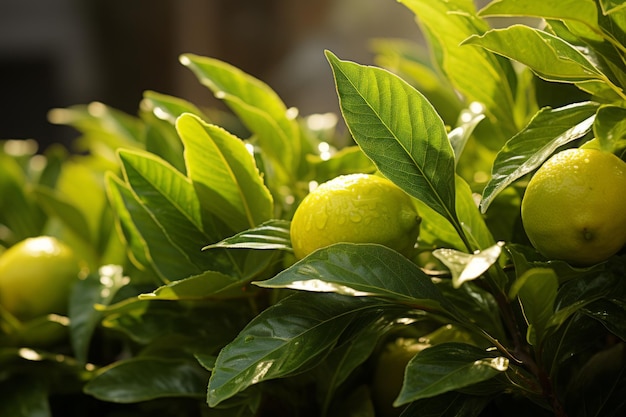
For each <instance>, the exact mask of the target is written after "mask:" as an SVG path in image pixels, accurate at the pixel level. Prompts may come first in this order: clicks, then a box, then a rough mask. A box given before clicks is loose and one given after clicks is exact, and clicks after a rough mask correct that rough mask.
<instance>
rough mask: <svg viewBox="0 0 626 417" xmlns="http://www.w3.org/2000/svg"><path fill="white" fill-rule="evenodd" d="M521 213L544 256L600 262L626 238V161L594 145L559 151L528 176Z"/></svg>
mask: <svg viewBox="0 0 626 417" xmlns="http://www.w3.org/2000/svg"><path fill="white" fill-rule="evenodd" d="M521 215H522V223H523V225H524V229H525V231H526V234H527V235H528V238H529V240H530V242H531V243H532V244H533V246H534V247H535V248H536V249H537V250H538V251H539V252H540V253H541V254H543V255H544V256H545V257H547V258H549V259H560V260H564V261H567V262H569V263H571V264H573V265H578V266H587V265H593V264H596V263H599V262H602V261H604V260H606V259H608V258H609V257H611V256H612V255H614V254H615V253H617V252H618V251H619V250H620V249H621V248H622V247H623V246H624V243H625V242H626V163H624V162H623V161H622V160H621V159H619V158H618V157H617V156H615V155H613V154H612V153H609V152H604V151H600V150H597V149H567V150H565V151H561V152H559V153H557V154H555V155H553V156H552V157H551V158H550V159H548V160H547V161H546V162H545V163H544V164H543V165H542V166H541V167H540V168H539V169H538V170H537V172H536V173H535V175H534V176H533V177H532V178H531V180H530V181H529V183H528V187H527V188H526V192H525V194H524V197H523V199H522V206H521Z"/></svg>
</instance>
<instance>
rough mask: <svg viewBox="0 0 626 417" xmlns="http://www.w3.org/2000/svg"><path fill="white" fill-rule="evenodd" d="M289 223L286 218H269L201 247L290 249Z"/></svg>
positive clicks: (206, 248) (205, 248)
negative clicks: (256, 225)
mask: <svg viewBox="0 0 626 417" xmlns="http://www.w3.org/2000/svg"><path fill="white" fill-rule="evenodd" d="M290 224H291V223H290V222H289V221H288V220H280V219H274V220H269V221H267V222H265V223H262V224H261V225H259V226H258V227H254V228H252V229H249V230H246V231H244V232H241V233H237V234H236V235H234V236H232V237H228V238H226V239H224V240H222V241H219V242H217V243H214V244H212V245H207V246H205V247H204V248H202V249H203V250H208V249H216V248H230V249H283V250H288V251H292V248H291V239H290V235H289V226H290Z"/></svg>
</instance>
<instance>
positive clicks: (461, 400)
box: [404, 392, 491, 417]
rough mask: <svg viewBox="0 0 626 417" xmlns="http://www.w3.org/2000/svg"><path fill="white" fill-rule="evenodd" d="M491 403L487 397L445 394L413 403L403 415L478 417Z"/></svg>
mask: <svg viewBox="0 0 626 417" xmlns="http://www.w3.org/2000/svg"><path fill="white" fill-rule="evenodd" d="M489 402H491V398H490V397H489V396H473V395H466V394H462V393H460V392H446V393H444V394H441V395H437V396H435V397H430V398H423V399H421V400H417V401H413V402H412V403H411V404H409V406H408V407H407V408H406V409H405V410H404V415H407V416H413V415H419V416H420V417H478V416H479V415H480V414H481V412H482V411H483V410H484V409H485V407H486V406H487V405H488V404H489Z"/></svg>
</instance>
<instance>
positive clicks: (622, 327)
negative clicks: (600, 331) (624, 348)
mask: <svg viewBox="0 0 626 417" xmlns="http://www.w3.org/2000/svg"><path fill="white" fill-rule="evenodd" d="M582 312H583V313H585V314H587V315H588V316H589V317H592V318H594V319H595V320H598V321H599V322H600V323H601V324H602V325H603V326H604V327H606V328H607V330H609V331H610V332H611V333H613V334H614V335H616V336H617V337H619V338H620V339H622V340H626V303H625V302H624V301H622V300H617V299H612V300H611V299H601V300H597V301H594V302H592V303H589V304H587V305H586V306H585V307H583V308H582Z"/></svg>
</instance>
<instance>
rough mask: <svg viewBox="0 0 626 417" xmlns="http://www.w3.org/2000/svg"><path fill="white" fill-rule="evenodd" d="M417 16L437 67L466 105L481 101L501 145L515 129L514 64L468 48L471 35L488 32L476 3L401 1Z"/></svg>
mask: <svg viewBox="0 0 626 417" xmlns="http://www.w3.org/2000/svg"><path fill="white" fill-rule="evenodd" d="M400 2H401V3H403V4H404V5H405V6H406V7H408V8H409V9H410V10H411V11H412V12H413V13H415V16H416V20H417V22H418V23H419V25H420V27H421V29H422V30H423V33H424V34H425V37H426V39H427V43H428V45H429V47H430V49H431V53H432V55H433V57H434V59H435V61H436V64H437V66H438V67H439V68H438V69H439V70H440V71H441V72H442V73H443V74H444V76H445V78H446V79H447V80H448V81H449V82H450V83H452V85H453V86H454V88H455V90H456V91H457V92H458V93H459V94H461V96H462V100H463V101H464V102H465V105H469V103H471V102H478V103H481V104H482V105H483V106H484V107H485V114H486V115H487V116H488V119H489V120H490V122H491V123H492V125H493V127H494V128H495V131H496V132H498V133H499V136H500V137H499V138H498V140H497V142H499V141H504V140H505V139H506V138H509V137H511V136H512V135H513V134H514V133H515V132H516V131H517V122H516V120H515V116H514V113H515V112H514V107H515V105H514V91H515V85H514V84H515V82H514V81H513V80H515V72H514V70H513V67H512V66H511V63H510V62H508V61H507V60H504V59H501V57H499V56H497V55H495V54H492V53H490V52H489V51H487V50H481V49H480V48H472V47H464V46H461V43H462V42H463V41H464V40H465V39H467V38H468V37H470V36H473V35H482V34H483V33H484V32H485V31H487V30H489V26H488V25H487V23H486V22H485V21H484V20H483V19H481V18H479V17H478V16H477V15H476V10H475V5H474V2H473V1H467V0H449V1H432V0H400Z"/></svg>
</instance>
